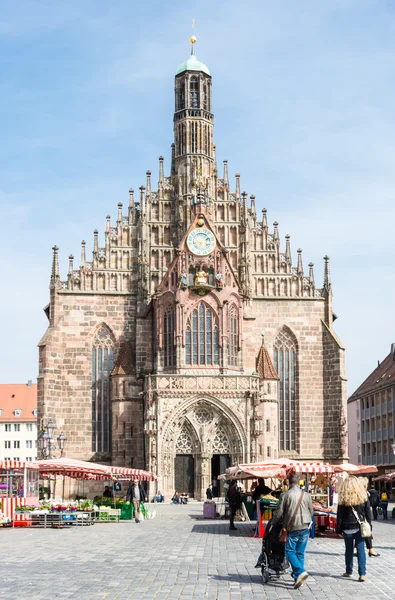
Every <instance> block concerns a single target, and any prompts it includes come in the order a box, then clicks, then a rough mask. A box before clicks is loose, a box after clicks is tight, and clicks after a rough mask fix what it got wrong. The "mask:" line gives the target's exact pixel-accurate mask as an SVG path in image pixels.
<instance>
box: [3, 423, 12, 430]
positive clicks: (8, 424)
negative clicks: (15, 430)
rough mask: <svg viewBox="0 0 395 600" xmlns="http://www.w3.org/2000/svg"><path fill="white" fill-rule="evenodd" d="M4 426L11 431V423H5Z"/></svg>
mask: <svg viewBox="0 0 395 600" xmlns="http://www.w3.org/2000/svg"><path fill="white" fill-rule="evenodd" d="M4 427H5V430H6V431H11V423H5V425H4Z"/></svg>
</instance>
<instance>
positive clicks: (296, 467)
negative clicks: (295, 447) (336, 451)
mask: <svg viewBox="0 0 395 600" xmlns="http://www.w3.org/2000/svg"><path fill="white" fill-rule="evenodd" d="M289 467H290V469H291V470H293V471H295V473H314V474H319V473H325V474H328V473H334V466H333V465H331V464H329V463H324V462H310V461H307V462H302V461H300V460H296V461H293V462H291V463H290V465H289Z"/></svg>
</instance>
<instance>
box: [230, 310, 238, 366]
mask: <svg viewBox="0 0 395 600" xmlns="http://www.w3.org/2000/svg"><path fill="white" fill-rule="evenodd" d="M228 329H229V341H228V363H229V366H231V367H237V347H238V343H237V337H238V335H237V334H238V331H237V311H236V308H235V307H234V306H233V307H232V308H231V310H230V313H229V326H228Z"/></svg>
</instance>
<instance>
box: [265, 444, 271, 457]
mask: <svg viewBox="0 0 395 600" xmlns="http://www.w3.org/2000/svg"><path fill="white" fill-rule="evenodd" d="M266 455H267V457H268V458H270V457H271V455H272V449H271V447H270V446H268V447H267V448H266Z"/></svg>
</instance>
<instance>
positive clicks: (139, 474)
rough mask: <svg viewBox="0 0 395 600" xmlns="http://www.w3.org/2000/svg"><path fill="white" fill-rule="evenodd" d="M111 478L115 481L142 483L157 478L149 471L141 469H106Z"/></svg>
mask: <svg viewBox="0 0 395 600" xmlns="http://www.w3.org/2000/svg"><path fill="white" fill-rule="evenodd" d="M107 469H108V471H109V473H110V475H111V476H113V477H116V478H117V479H133V477H136V478H137V479H140V480H143V481H155V480H156V479H158V478H157V476H156V475H154V474H153V473H152V472H151V471H144V470H143V469H127V468H126V467H112V466H110V467H107Z"/></svg>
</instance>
